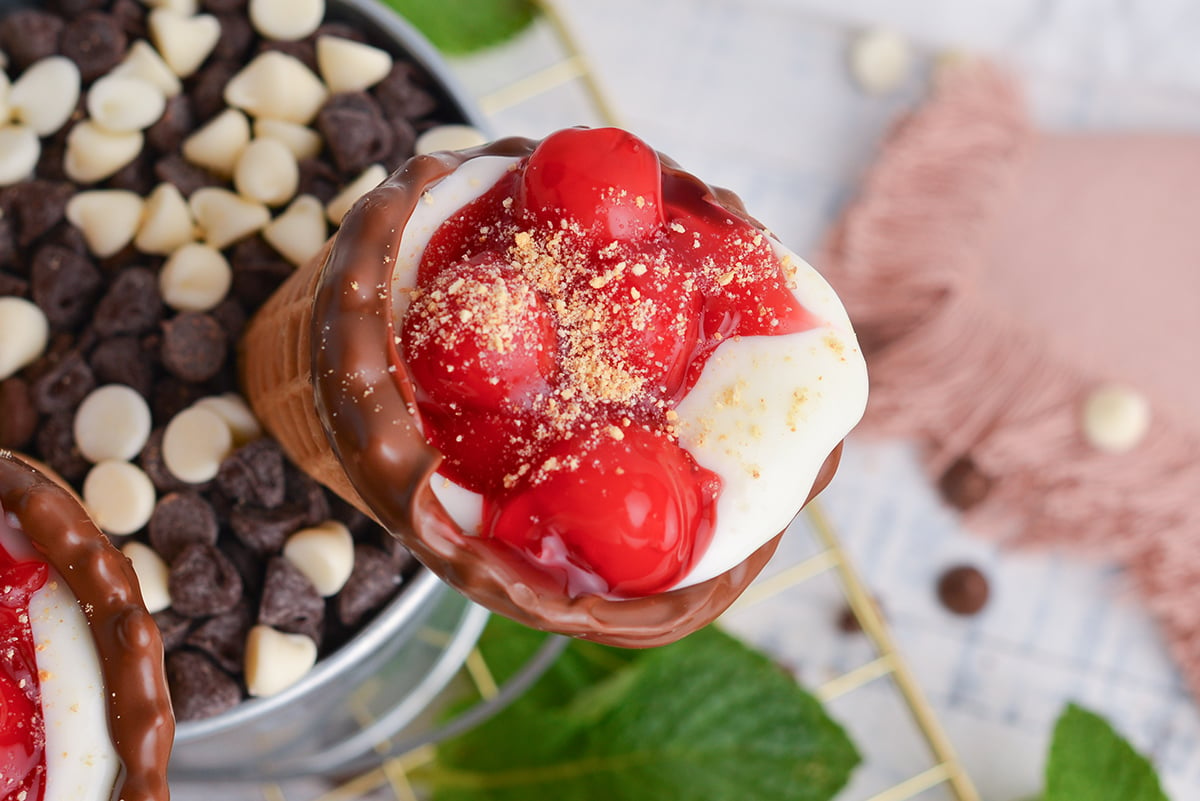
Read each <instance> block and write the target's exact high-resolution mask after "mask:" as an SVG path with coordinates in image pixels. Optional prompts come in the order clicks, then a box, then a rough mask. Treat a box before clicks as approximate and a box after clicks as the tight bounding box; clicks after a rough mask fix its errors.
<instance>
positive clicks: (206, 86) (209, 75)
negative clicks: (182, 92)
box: [188, 61, 241, 125]
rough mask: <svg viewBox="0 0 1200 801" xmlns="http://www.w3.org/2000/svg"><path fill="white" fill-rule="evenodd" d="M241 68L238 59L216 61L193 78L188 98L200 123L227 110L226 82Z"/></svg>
mask: <svg viewBox="0 0 1200 801" xmlns="http://www.w3.org/2000/svg"><path fill="white" fill-rule="evenodd" d="M240 68H241V67H240V65H239V64H238V63H237V62H236V61H214V62H212V63H211V64H209V65H208V66H207V67H205V68H204V69H202V70H200V71H199V72H197V73H196V75H195V76H194V77H193V78H192V82H191V84H192V88H191V91H190V92H189V93H188V99H189V100H191V102H192V115H193V116H194V118H195V120H196V123H197V124H198V125H202V124H203V123H205V122H207V121H208V120H210V119H212V118H213V117H215V116H217V114H219V113H220V112H222V111H224V110H225V108H226V105H225V84H227V83H229V79H230V78H232V77H233V76H234V75H236V74H237V73H238V70H239V69H240Z"/></svg>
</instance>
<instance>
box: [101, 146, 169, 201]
mask: <svg viewBox="0 0 1200 801" xmlns="http://www.w3.org/2000/svg"><path fill="white" fill-rule="evenodd" d="M157 184H158V176H157V175H155V174H154V155H153V154H152V153H151V152H150V151H148V150H145V149H143V150H142V152H141V153H138V154H137V156H135V157H134V159H133V161H131V162H129V163H128V164H126V165H125V166H124V167H122V168H121V169H119V170H117V171H116V172H115V173H113V174H112V175H111V176H110V177H109V179H108V180H107V181H106V182H105V185H106V186H107V187H108V188H110V189H124V190H125V191H126V192H133V193H134V194H136V195H139V196H141V197H145V196H146V195H148V194H150V190H151V189H153V188H154V187H155V186H156V185H157Z"/></svg>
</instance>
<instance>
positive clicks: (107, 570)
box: [0, 451, 175, 801]
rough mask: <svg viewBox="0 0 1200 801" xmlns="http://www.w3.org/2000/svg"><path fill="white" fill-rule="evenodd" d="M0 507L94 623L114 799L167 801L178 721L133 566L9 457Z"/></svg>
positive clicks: (55, 489) (64, 497)
mask: <svg viewBox="0 0 1200 801" xmlns="http://www.w3.org/2000/svg"><path fill="white" fill-rule="evenodd" d="M0 504H2V505H3V506H4V511H5V512H6V513H10V514H14V515H16V517H17V520H18V521H19V522H20V524H21V530H22V531H23V532H24V534H25V535H26V536H27V537H28V538H29V540H30V542H31V543H33V546H34V548H36V549H37V551H38V553H40V554H41V555H42V557H43V558H45V560H46V561H47V562H49V563H50V564H51V565H53V566H54V569H55V570H57V571H58V572H59V574H61V575H62V577H63V580H64V581H66V582H67V585H68V586H69V587H70V588H71V591H72V592H73V593H74V594H75V597H76V598H77V599H78V602H79V606H80V609H82V610H83V613H84V615H85V616H86V617H87V620H88V623H89V624H90V629H91V632H92V639H93V640H94V641H95V643H96V651H97V653H98V654H99V656H100V672H101V673H102V674H103V678H104V687H105V693H106V696H107V698H106V700H107V703H108V727H109V732H110V734H111V736H112V741H113V748H114V749H115V751H116V752H117V757H118V758H119V759H120V760H121V764H122V766H123V770H122V771H121V774H120V775H119V776H118V778H117V781H118V784H119V787H120V790H119V792H118V793H115V794H114V795H113V798H120V799H122V801H167V799H169V798H170V795H171V794H170V789H169V788H168V787H167V761H168V760H169V758H170V756H171V745H172V743H173V742H174V738H175V718H174V716H173V715H172V714H171V700H170V695H169V694H168V692H167V680H166V676H165V674H164V673H163V645H162V639H161V638H160V637H159V633H158V627H157V626H156V625H155V624H154V620H153V618H151V617H150V613H149V612H147V611H146V607H145V605H144V604H143V603H142V594H141V591H140V590H139V589H138V583H137V576H136V575H135V574H134V572H133V567H132V566H131V565H130V564H129V560H128V559H126V558H125V557H124V556H123V555H121V552H120V551H118V550H117V549H116V548H114V547H113V546H112V544H111V543H109V541H108V538H107V537H105V536H104V534H102V533H101V532H100V530H99V529H98V528H96V526H95V524H94V523H92V521H91V518H89V517H88V515H87V512H85V511H84V510H83V507H81V506H80V505H79V503H78V502H77V501H76V500H75V499H74V498H73V497H72V496H71V494H70V493H68V492H67V491H66V490H65V489H63V488H62V487H61V486H59V484H58V483H57V482H55V481H54V480H52V479H51V478H49V477H48V476H46V475H44V474H42V473H40V472H38V471H37V470H35V469H34V468H33V467H31V466H30V465H28V464H26V463H25V462H23V461H22V460H20V459H19V458H17V457H16V456H15V455H13V454H11V453H8V452H7V451H0Z"/></svg>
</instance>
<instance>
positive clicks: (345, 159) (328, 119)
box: [316, 92, 393, 178]
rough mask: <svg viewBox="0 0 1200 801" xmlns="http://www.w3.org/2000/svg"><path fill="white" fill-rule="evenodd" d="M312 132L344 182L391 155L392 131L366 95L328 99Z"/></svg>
mask: <svg viewBox="0 0 1200 801" xmlns="http://www.w3.org/2000/svg"><path fill="white" fill-rule="evenodd" d="M316 128H317V130H318V131H320V132H321V136H322V137H324V139H325V144H326V146H327V147H328V148H329V153H330V155H331V156H332V157H333V163H334V164H336V165H337V168H338V170H340V171H341V172H342V175H343V176H344V177H347V178H353V177H356V176H357V175H358V174H359V173H361V172H362V171H363V170H364V169H366V168H367V167H368V166H370V165H371V164H375V163H377V162H382V161H385V160H387V158H388V156H389V155H390V154H391V152H392V143H393V139H392V129H391V128H390V127H389V126H388V123H387V120H386V119H384V116H383V111H382V110H381V109H380V108H379V104H378V103H377V102H375V99H374V98H372V97H371V96H370V95H369V94H367V93H366V92H347V93H343V94H336V95H334V96H332V97H331V98H329V101H328V102H327V103H325V105H324V107H322V108H321V111H320V112H319V113H318V114H317V123H316Z"/></svg>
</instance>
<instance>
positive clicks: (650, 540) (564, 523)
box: [491, 426, 720, 597]
mask: <svg viewBox="0 0 1200 801" xmlns="http://www.w3.org/2000/svg"><path fill="white" fill-rule="evenodd" d="M624 432H625V433H624V436H623V439H621V440H617V439H613V438H611V437H609V436H603V438H602V439H600V440H599V441H598V442H596V443H594V444H592V445H591V446H588V447H584V448H583V449H582V450H580V446H579V445H578V444H577V443H578V441H579V438H576V439H575V440H570V441H567V442H564V443H560V444H559V445H558V446H556V447H555V448H552V449H551V450H550V451H549V453H548V456H553V457H555V458H556V459H557V460H558V461H559V463H560V464H564V465H568V466H567V467H563V468H562V469H558V470H554V471H551V472H549V473H548V474H547V475H546V476H545V478H544V480H542V481H540V482H538V483H534V482H530V483H527V484H525V485H522V486H521V487H520V488H518V489H517V490H516V491H515V492H514V493H513V494H511V495H509V496H508V497H507V498H504V499H501V501H500V503H499V504H498V508H497V509H496V511H495V512H494V515H493V516H492V521H493V522H492V526H491V531H492V533H493V535H494V536H496V537H497V538H499V539H501V540H503V541H505V542H507V543H509V544H510V545H512V546H513V547H515V548H517V549H519V550H522V551H525V552H526V553H527V554H529V555H530V556H531V557H532V558H533V559H534V560H535V561H541V562H542V563H543V565H544V566H545V567H547V568H548V569H550V570H551V571H552V572H560V573H563V574H565V575H567V576H568V577H569V576H570V575H571V573H572V572H573V571H578V570H579V569H582V570H583V571H585V572H587V573H591V574H593V575H595V576H598V577H599V578H600V579H602V580H603V582H604V584H606V585H607V589H608V591H609V592H612V593H614V594H616V595H622V596H631V597H632V596H640V595H649V594H651V593H655V592H661V591H663V590H666V589H669V588H670V587H671V586H672V585H674V584H675V583H677V582H678V581H679V580H680V579H681V578H683V576H684V575H685V574H686V572H687V570H688V569H690V567H691V566H692V565H693V564H694V563H695V560H696V559H697V558H699V556H700V554H701V553H702V551H703V549H704V548H706V547H707V545H708V541H709V539H710V537H711V534H712V526H713V521H714V504H715V501H716V496H717V493H718V492H719V490H720V479H719V478H717V476H716V475H715V474H713V473H711V472H709V471H708V470H705V469H703V468H701V467H699V466H698V465H697V464H696V462H695V461H694V460H693V459H692V457H691V455H689V454H688V453H687V452H686V451H684V450H683V449H682V448H680V447H679V446H678V445H676V444H674V443H672V442H671V441H670V440H668V439H667V438H666V437H665V436H661V435H656V434H653V433H651V432H649V431H647V430H645V429H643V428H640V427H637V426H634V427H630V428H626V429H624ZM572 460H578V466H577V467H574V468H571V467H570V466H569V465H571V464H572ZM535 480H536V477H535ZM564 558H565V559H566V560H567V561H569V562H570V564H569V565H568V564H564V563H563V559H564ZM571 589H572V588H571V587H570V586H568V591H570V590H571ZM575 589H579V588H578V587H576V588H575ZM588 589H591V588H588Z"/></svg>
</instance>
